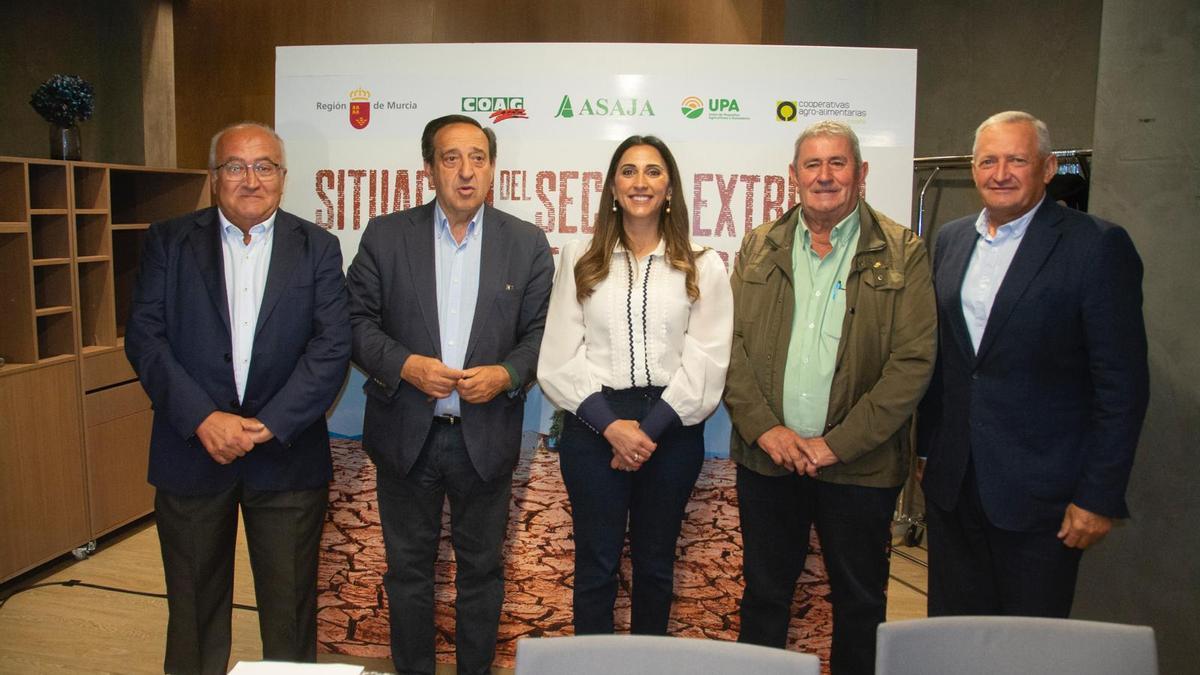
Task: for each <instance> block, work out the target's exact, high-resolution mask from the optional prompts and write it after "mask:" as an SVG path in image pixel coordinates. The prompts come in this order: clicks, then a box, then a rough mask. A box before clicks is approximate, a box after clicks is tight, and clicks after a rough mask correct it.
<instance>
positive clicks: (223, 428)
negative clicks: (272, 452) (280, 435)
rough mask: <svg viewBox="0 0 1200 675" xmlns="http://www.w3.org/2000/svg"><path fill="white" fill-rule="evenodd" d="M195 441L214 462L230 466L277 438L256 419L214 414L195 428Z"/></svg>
mask: <svg viewBox="0 0 1200 675" xmlns="http://www.w3.org/2000/svg"><path fill="white" fill-rule="evenodd" d="M196 437H197V438H199V439H200V442H201V443H202V444H204V449H205V450H206V451H207V452H208V455H209V457H212V458H213V461H214V462H216V463H217V464H229V463H230V462H232V461H233V460H235V459H237V458H238V457H243V456H245V454H246V453H247V452H250V451H251V450H253V449H254V446H255V445H257V444H258V443H266V442H267V441H269V440H271V439H272V438H274V437H275V434H273V433H271V430H270V429H268V428H267V425H265V424H263V423H262V422H261V421H259V420H258V419H257V418H254V417H241V416H239V415H234V414H233V413H227V412H221V411H220V410H214V411H213V412H211V413H209V415H208V417H205V418H204V421H203V422H201V423H200V426H198V427H196Z"/></svg>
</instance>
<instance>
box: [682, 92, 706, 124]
mask: <svg viewBox="0 0 1200 675" xmlns="http://www.w3.org/2000/svg"><path fill="white" fill-rule="evenodd" d="M679 105H680V108H679V112H681V113H683V116H684V117H686V118H688V119H689V120H694V119H697V118H699V117H700V116H701V115H703V114H704V101H701V100H700V99H699V98H697V97H695V96H688V97H687V98H685V99H683V102H682V103H680V104H679Z"/></svg>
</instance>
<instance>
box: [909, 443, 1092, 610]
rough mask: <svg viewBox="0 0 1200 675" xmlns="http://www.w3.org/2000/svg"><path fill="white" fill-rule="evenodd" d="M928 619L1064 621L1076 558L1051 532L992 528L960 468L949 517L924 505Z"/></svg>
mask: <svg viewBox="0 0 1200 675" xmlns="http://www.w3.org/2000/svg"><path fill="white" fill-rule="evenodd" d="M925 520H926V525H927V527H928V534H929V616H948V615H1008V616H1044V617H1051V618H1056V617H1057V618H1066V617H1067V616H1068V615H1070V613H1071V603H1072V602H1073V601H1074V599H1075V580H1076V577H1077V576H1078V572H1079V560H1080V557H1081V556H1082V554H1083V551H1081V550H1080V549H1077V548H1070V547H1067V546H1064V545H1063V543H1062V542H1061V541H1060V540H1059V539H1058V536H1057V533H1058V530H1057V528H1056V529H1053V530H1042V531H1038V532H1013V531H1011V530H1002V529H1000V528H998V527H996V526H995V525H992V523H991V521H989V520H988V518H987V514H986V513H984V510H983V503H982V501H981V500H980V498H979V487H978V484H977V483H976V482H975V469H974V465H973V463H972V465H970V466H968V467H967V472H966V477H965V478H964V479H963V487H962V492H961V493H960V494H959V497H958V503H957V504H956V505H955V507H954V508H953V509H951V510H949V511H947V510H944V509H941V508H938V506H937V504H934V503H933V502H931V501H929V500H926V504H925Z"/></svg>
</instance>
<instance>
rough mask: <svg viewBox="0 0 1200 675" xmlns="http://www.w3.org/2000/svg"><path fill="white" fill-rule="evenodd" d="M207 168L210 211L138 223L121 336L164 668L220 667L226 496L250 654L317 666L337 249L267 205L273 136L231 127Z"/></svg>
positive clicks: (338, 334)
mask: <svg viewBox="0 0 1200 675" xmlns="http://www.w3.org/2000/svg"><path fill="white" fill-rule="evenodd" d="M209 169H210V171H211V179H212V182H213V185H214V194H215V196H216V201H217V205H216V206H215V207H210V208H207V209H204V210H201V211H197V212H196V213H192V214H189V215H186V216H181V217H179V218H175V219H173V220H167V221H164V222H160V223H155V224H154V225H152V226H151V227H150V230H149V232H147V234H146V240H145V245H144V247H143V251H142V260H141V270H140V274H139V276H138V280H137V286H136V288H135V290H134V300H133V308H132V311H131V313H130V317H129V322H128V325H127V328H126V334H125V351H126V354H127V355H128V356H129V361H130V363H132V364H133V367H134V369H135V370H136V371H137V373H138V376H139V377H140V378H141V381H142V386H143V387H145V389H146V393H147V394H148V395H149V396H150V400H151V401H152V402H153V404H154V427H153V431H152V432H151V438H150V482H151V483H152V484H154V486H155V487H156V488H157V490H156V493H155V501H154V506H155V512H156V516H157V522H158V535H159V540H160V542H161V545H162V557H163V569H164V572H165V575H166V581H167V606H168V609H169V611H170V618H169V620H168V624H167V647H166V658H165V660H164V662H163V668H164V670H166V672H169V673H224V672H226V670H227V667H228V662H229V652H230V621H231V611H232V598H233V556H234V544H235V539H236V535H237V522H238V508H239V506H240V507H241V511H242V518H243V520H244V521H245V524H246V540H247V544H248V545H249V549H250V566H251V568H252V570H253V573H254V588H255V595H256V599H257V603H258V613H259V627H260V631H261V633H262V643H263V658H265V659H268V660H281V661H314V660H315V659H316V644H317V643H316V630H317V621H316V616H317V597H316V596H317V591H316V576H317V555H318V545H319V543H320V540H321V527H322V525H323V523H324V518H325V510H326V505H327V502H328V490H329V488H328V483H329V480H330V478H332V465H331V462H330V456H329V435H328V432H327V431H326V428H325V411H326V409H328V408H329V406H330V405H331V404H332V403H333V400H334V398H335V397H336V396H337V393H338V391H339V389H340V388H341V386H342V383H343V381H344V379H345V375H346V369H347V367H348V364H349V360H350V324H349V314H348V309H347V293H346V287H345V278H344V277H343V275H342V255H341V249H340V247H339V244H338V241H337V238H336V237H334V236H333V235H332V234H330V233H328V232H326V231H325V230H323V229H321V228H319V227H317V226H316V225H313V224H312V223H310V222H308V221H305V220H301V219H300V218H297V217H296V216H293V215H291V214H290V213H286V212H284V211H281V210H280V209H279V200H280V198H281V197H282V196H283V183H284V178H285V176H286V175H287V168H286V167H285V165H284V154H283V141H282V140H281V139H280V138H279V136H277V135H276V134H275V132H274V131H272V130H271V129H270V128H269V127H266V126H262V125H258V124H239V125H235V126H232V127H229V128H227V129H224V130H222V131H220V132H219V133H217V135H216V136H214V137H213V141H212V146H211V150H210V152H209Z"/></svg>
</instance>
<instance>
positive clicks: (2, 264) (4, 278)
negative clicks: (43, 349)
mask: <svg viewBox="0 0 1200 675" xmlns="http://www.w3.org/2000/svg"><path fill="white" fill-rule="evenodd" d="M29 269H30V259H29V235H28V234H26V233H0V316H2V317H4V318H3V320H0V356H2V357H4V360H5V362H6V363H7V365H6V366H5V368H9V366H11V365H13V364H17V363H33V362H34V361H36V360H37V336H36V335H35V334H34V326H33V275H31V274H30V272H29ZM0 372H5V371H4V370H0Z"/></svg>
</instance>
